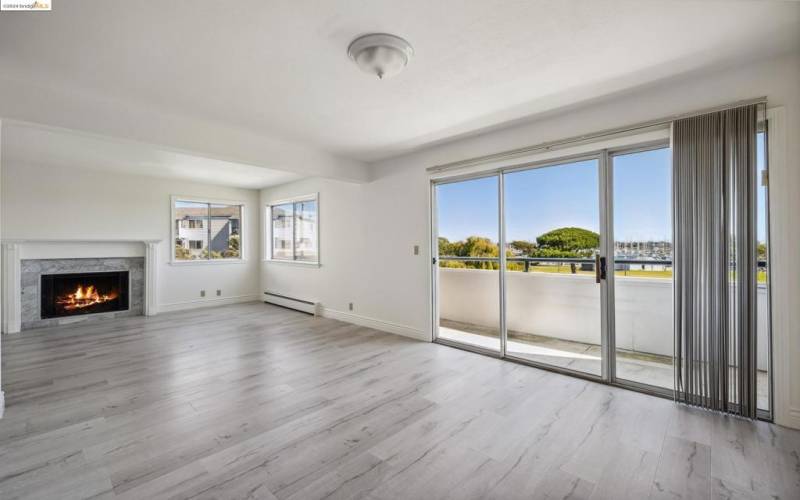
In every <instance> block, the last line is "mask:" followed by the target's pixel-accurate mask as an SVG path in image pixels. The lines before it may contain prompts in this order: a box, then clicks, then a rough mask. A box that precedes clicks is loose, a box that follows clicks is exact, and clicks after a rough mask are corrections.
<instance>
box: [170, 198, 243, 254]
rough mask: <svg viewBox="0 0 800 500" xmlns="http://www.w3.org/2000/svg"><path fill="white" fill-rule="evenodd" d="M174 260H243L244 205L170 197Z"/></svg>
mask: <svg viewBox="0 0 800 500" xmlns="http://www.w3.org/2000/svg"><path fill="white" fill-rule="evenodd" d="M172 211H173V220H174V221H175V224H174V231H175V233H174V234H173V240H174V241H175V250H174V254H173V260H174V261H176V262H184V261H214V260H217V261H221V260H242V246H241V245H242V229H241V228H242V213H243V212H244V204H243V203H235V202H225V203H222V202H215V201H197V200H187V199H181V198H176V197H173V201H172Z"/></svg>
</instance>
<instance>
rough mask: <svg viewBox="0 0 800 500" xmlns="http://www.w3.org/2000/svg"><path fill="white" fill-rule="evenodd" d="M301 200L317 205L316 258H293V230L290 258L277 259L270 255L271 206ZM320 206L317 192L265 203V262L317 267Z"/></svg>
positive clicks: (319, 259)
mask: <svg viewBox="0 0 800 500" xmlns="http://www.w3.org/2000/svg"><path fill="white" fill-rule="evenodd" d="M303 201H313V202H315V203H316V207H317V227H316V230H315V233H316V240H317V241H316V243H317V260H314V261H311V260H295V258H294V245H295V243H296V242H295V235H294V231H292V256H293V258H292V259H277V258H274V256H273V255H272V208H273V207H275V206H277V205H286V204H289V203H292V204H294V203H299V202H303ZM319 214H320V206H319V193H311V194H306V195H302V196H294V197H292V198H284V199H280V200H273V201H270V202H268V203H266V204H265V206H264V235H265V238H264V261H265V262H274V263H278V264H289V265H297V266H311V267H319V266H320V262H321V255H322V254H321V253H320V247H321V244H320V239H319V234H320V231H319V226H320V216H319ZM292 228H294V222H292Z"/></svg>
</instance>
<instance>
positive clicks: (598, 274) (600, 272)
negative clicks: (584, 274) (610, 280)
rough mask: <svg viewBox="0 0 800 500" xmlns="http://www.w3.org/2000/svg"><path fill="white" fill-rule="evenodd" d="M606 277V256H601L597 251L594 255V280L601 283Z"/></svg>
mask: <svg viewBox="0 0 800 500" xmlns="http://www.w3.org/2000/svg"><path fill="white" fill-rule="evenodd" d="M604 279H606V258H605V257H600V254H599V253H597V254H595V255H594V282H595V283H600V281H602V280H604Z"/></svg>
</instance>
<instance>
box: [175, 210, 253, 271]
mask: <svg viewBox="0 0 800 500" xmlns="http://www.w3.org/2000/svg"><path fill="white" fill-rule="evenodd" d="M179 201H187V202H191V203H208V204H212V205H216V204H219V205H238V206H239V207H240V209H241V214H240V219H239V257H233V258H231V257H229V258H224V259H211V258H209V259H202V260H200V259H198V260H178V259H176V258H175V238H177V236H178V235H177V233H176V227H175V226H176V224H175V220H176V219H175V203H176V202H179ZM169 207H170V208H169V210H170V244H169V252H170V254H169V255H170V256H169V263H170V264H171V265H173V266H194V265H198V266H209V265H212V266H213V265H219V264H244V263H245V262H247V241H248V238H249V237H250V235H249V234H245V233H246V232H247V231H246V230H245V220H246V219H245V218H246V214H247V203H245V202H244V201H237V200H222V199H218V198H203V197H197V196H180V195H172V196H170V205H169ZM204 226H205V224H204ZM209 228H210V224H209V227H204V229H206V230H208V229H209ZM209 255H210V252H209Z"/></svg>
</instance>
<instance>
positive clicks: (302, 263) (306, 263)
mask: <svg viewBox="0 0 800 500" xmlns="http://www.w3.org/2000/svg"><path fill="white" fill-rule="evenodd" d="M261 262H267V263H269V264H285V265H288V266H300V267H321V264H320V263H319V262H311V261H307V260H280V259H263V260H262V261H261Z"/></svg>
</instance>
